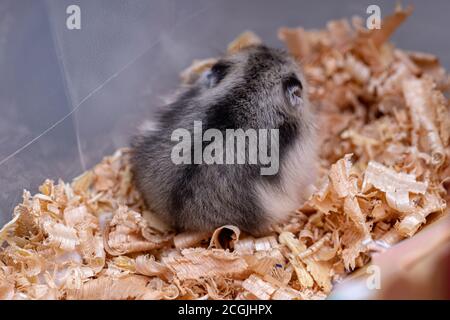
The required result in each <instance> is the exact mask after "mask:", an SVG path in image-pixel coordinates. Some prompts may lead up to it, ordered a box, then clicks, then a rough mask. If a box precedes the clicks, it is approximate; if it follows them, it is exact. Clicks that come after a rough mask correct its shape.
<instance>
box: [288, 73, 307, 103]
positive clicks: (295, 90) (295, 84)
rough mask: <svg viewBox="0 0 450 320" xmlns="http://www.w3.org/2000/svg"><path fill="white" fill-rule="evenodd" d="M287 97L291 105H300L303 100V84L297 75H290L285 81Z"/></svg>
mask: <svg viewBox="0 0 450 320" xmlns="http://www.w3.org/2000/svg"><path fill="white" fill-rule="evenodd" d="M283 87H284V92H285V95H286V98H287V100H288V102H289V103H290V105H291V106H293V107H297V106H300V105H301V103H302V102H303V85H302V83H301V82H300V80H298V79H297V77H295V76H290V77H289V78H287V79H286V80H284V82H283Z"/></svg>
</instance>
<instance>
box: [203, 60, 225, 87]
mask: <svg viewBox="0 0 450 320" xmlns="http://www.w3.org/2000/svg"><path fill="white" fill-rule="evenodd" d="M229 69H230V65H229V64H228V63H226V62H223V61H218V62H217V63H216V64H214V65H213V66H212V67H211V69H210V70H208V71H207V72H206V74H205V84H206V86H207V87H208V88H212V87H214V86H216V85H217V84H218V83H219V82H220V81H222V80H223V78H225V76H226V75H227V73H228V70H229Z"/></svg>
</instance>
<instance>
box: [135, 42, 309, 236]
mask: <svg viewBox="0 0 450 320" xmlns="http://www.w3.org/2000/svg"><path fill="white" fill-rule="evenodd" d="M310 109H311V108H310V104H309V100H308V96H307V84H306V82H305V79H304V77H303V74H302V73H301V70H300V69H299V67H298V65H297V64H296V63H295V61H294V60H293V59H292V58H291V57H289V56H288V55H287V54H286V53H285V52H283V51H281V50H277V49H272V48H268V47H266V46H261V45H260V46H253V47H249V48H247V49H245V50H242V51H240V52H238V53H236V54H233V55H229V56H225V57H223V58H222V59H220V60H218V62H217V63H216V64H214V65H213V66H212V67H211V69H210V70H208V71H207V72H205V74H203V75H202V76H201V77H200V78H199V79H198V80H197V81H196V82H195V83H193V84H192V85H190V86H189V87H187V88H183V89H182V91H181V92H180V93H179V94H178V95H177V96H176V97H175V99H174V101H173V102H172V103H170V104H168V105H167V106H165V107H164V108H163V109H162V110H163V111H162V112H161V114H160V115H159V117H158V121H157V125H156V127H155V128H153V130H149V131H147V132H144V133H142V134H140V135H139V136H137V137H135V139H134V141H133V143H132V148H133V157H132V168H133V175H134V180H135V184H136V186H137V187H138V189H139V190H140V192H141V194H142V196H143V198H144V199H145V201H146V204H147V206H148V207H149V209H151V210H152V211H153V212H154V213H155V214H157V215H159V216H160V217H161V218H163V219H164V220H165V221H166V222H168V223H170V224H171V225H172V226H174V227H175V228H176V229H178V230H202V231H209V230H212V229H214V228H216V227H219V226H222V225H225V224H232V225H236V226H238V227H239V228H241V229H242V230H244V231H247V232H249V233H252V234H255V235H256V234H263V233H265V232H267V231H268V230H269V228H270V226H271V224H273V223H276V222H280V221H283V219H286V218H287V217H288V215H289V214H290V213H291V212H293V211H294V210H296V209H297V208H298V207H299V206H300V205H301V203H302V201H303V200H304V197H305V190H306V188H307V186H308V185H309V184H311V183H312V182H314V181H313V180H314V176H315V174H314V172H315V171H314V167H315V162H316V156H315V155H316V152H315V144H314V142H315V138H314V137H315V134H314V131H315V125H314V116H313V113H312V111H311V110H310ZM199 125H200V129H201V131H200V135H199V134H198V132H197V131H198V130H197V129H196V126H197V127H198V126H199ZM180 130H181V131H180ZM196 130H197V131H196ZM179 132H183V133H185V134H186V137H184V138H185V139H184V140H185V141H183V143H188V142H189V143H190V146H191V147H190V148H189V149H187V150H188V152H185V153H184V156H185V157H186V159H190V160H191V162H186V161H185V162H182V163H176V161H174V152H175V151H174V150H177V149H176V148H177V146H179V145H180V141H181V136H180V135H178V133H179ZM208 132H209V136H208ZM229 132H234V133H240V134H242V133H244V139H243V140H244V144H241V145H238V144H236V145H232V147H231V148H229V147H228V145H227V143H228V142H230V141H231V140H232V141H233V142H236V141H238V140H239V137H238V135H235V136H232V135H231V136H230V137H229V136H227V134H228V133H229ZM250 133H256V134H257V135H256V140H255V139H254V136H252V135H250ZM202 134H203V136H202ZM207 136H208V137H209V139H208V137H207ZM211 136H214V139H213V138H211ZM174 137H175V139H174ZM198 137H200V139H201V140H200V142H199V141H198V139H197V141H196V138H198ZM220 137H223V139H222V138H221V139H219V138H220ZM235 138H236V139H235ZM220 140H222V141H220ZM255 141H257V142H256V143H255ZM261 141H266V143H265V145H264V144H261ZM241 142H242V140H241ZM212 145H214V146H216V147H220V146H224V147H223V148H222V149H220V148H214V152H212V153H211V155H212V156H213V157H214V159H215V160H216V161H215V162H214V161H213V162H212V163H211V161H207V159H200V160H201V161H198V160H199V159H198V156H200V157H202V155H205V153H206V151H207V150H210V149H211V146H212ZM196 146H198V148H196ZM265 149H267V150H265ZM198 151H200V152H198ZM239 151H242V152H243V154H244V155H245V159H244V160H245V161H244V162H242V161H239V160H242V158H241V159H238V158H239ZM263 151H266V152H265V153H264V152H263ZM176 153H177V152H175V154H176ZM229 153H231V156H230V157H229V158H228V160H231V161H227V157H228V156H229ZM241 155H242V153H241ZM261 155H265V156H266V157H261ZM269 155H270V156H271V158H269V159H270V160H271V163H268V162H267V161H266V160H267V157H268V156H269ZM252 156H254V157H253V161H252V160H251V158H252ZM218 159H219V160H218ZM220 159H222V162H221V161H220ZM255 159H256V161H255Z"/></svg>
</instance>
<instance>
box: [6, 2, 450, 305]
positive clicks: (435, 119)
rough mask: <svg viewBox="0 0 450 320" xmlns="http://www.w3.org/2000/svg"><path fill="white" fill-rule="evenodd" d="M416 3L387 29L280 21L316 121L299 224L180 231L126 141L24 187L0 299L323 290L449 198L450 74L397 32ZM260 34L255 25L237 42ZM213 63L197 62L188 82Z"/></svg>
mask: <svg viewBox="0 0 450 320" xmlns="http://www.w3.org/2000/svg"><path fill="white" fill-rule="evenodd" d="M410 14H411V9H407V10H402V9H398V10H397V11H396V12H395V13H394V14H393V15H391V16H389V17H387V18H386V19H385V21H384V22H383V24H382V25H383V27H382V29H381V30H370V31H369V30H366V29H364V28H363V26H362V25H363V23H362V20H361V19H357V18H354V19H353V20H352V22H351V23H350V22H349V21H347V20H338V21H331V22H329V23H328V24H327V26H326V28H325V29H323V30H311V31H309V30H305V29H303V28H281V29H280V30H279V33H278V34H279V37H280V39H281V40H282V41H284V43H285V44H286V47H287V49H288V51H289V52H290V53H291V54H292V55H293V56H294V57H295V58H296V59H298V61H299V63H301V64H302V67H303V70H304V73H305V75H306V78H307V79H309V82H310V86H309V95H310V98H311V100H312V102H313V105H314V108H315V111H316V113H317V116H318V119H319V127H320V130H319V133H320V135H319V143H320V145H321V148H320V150H321V151H320V152H321V153H320V163H319V164H318V166H319V172H320V173H321V174H320V178H319V179H318V181H317V183H316V191H315V192H314V193H313V194H312V196H311V197H310V199H309V200H308V201H307V202H306V203H305V204H304V205H303V206H302V207H301V208H299V210H297V211H296V212H295V213H293V216H292V219H291V221H290V222H288V223H286V224H284V225H281V226H274V228H273V230H274V232H273V233H272V234H268V235H266V236H265V237H262V238H254V237H251V236H249V235H247V234H245V233H243V232H241V231H240V230H239V229H238V228H236V227H235V226H223V227H221V228H219V229H217V230H216V231H215V232H212V233H194V232H189V233H182V234H175V232H174V231H173V230H170V228H169V227H167V225H165V224H164V223H162V222H161V221H159V219H157V217H156V216H154V215H153V214H152V213H151V212H149V211H148V209H147V208H145V206H144V204H143V201H142V199H141V197H140V195H139V193H138V192H137V191H136V189H135V188H134V186H133V185H132V183H131V181H132V177H131V171H130V165H129V159H130V151H129V150H126V149H121V150H119V151H117V152H116V153H115V154H114V155H113V156H110V157H106V158H105V159H104V160H103V161H102V162H101V163H99V164H98V165H96V166H95V167H94V168H93V169H92V170H89V171H87V172H85V173H83V174H82V175H80V176H79V177H77V178H76V179H74V180H73V182H72V183H64V182H63V181H58V182H57V183H55V182H53V181H50V180H46V181H45V182H44V183H43V184H42V186H41V187H40V188H39V193H37V194H35V195H33V196H32V195H31V194H30V193H29V192H27V191H25V192H24V194H23V201H22V203H21V204H19V205H18V206H17V207H16V208H15V210H14V214H13V218H12V220H11V222H9V223H7V224H6V225H5V226H4V227H3V228H2V229H1V230H0V243H2V244H1V245H0V299H324V298H326V296H327V295H328V294H329V293H330V291H331V290H332V288H333V284H334V283H335V282H336V281H338V280H340V279H342V278H344V277H346V276H347V275H348V274H350V273H351V272H352V271H353V270H355V269H358V268H361V267H363V266H364V265H366V264H367V263H368V262H369V261H370V251H371V250H372V249H373V248H374V245H380V244H382V245H383V246H384V247H389V246H392V245H395V244H396V243H397V242H399V241H401V240H402V239H404V238H407V237H411V236H414V234H415V233H417V232H418V231H420V229H421V228H424V227H426V226H427V225H428V224H429V222H430V220H431V218H430V217H435V216H436V215H443V214H446V212H447V210H448V209H447V207H446V206H447V202H448V200H449V199H450V191H449V187H450V183H449V182H450V180H449V178H448V176H449V174H450V166H449V158H450V157H449V156H450V154H449V153H450V152H449V142H450V141H449V140H450V116H449V114H450V111H449V101H448V99H447V98H446V96H445V90H446V89H448V88H449V87H450V86H449V85H448V84H449V83H450V82H449V81H448V79H449V77H448V76H447V74H446V73H445V70H444V69H443V68H442V67H441V66H440V65H439V61H438V59H437V58H436V57H435V56H433V55H431V54H427V53H420V52H407V51H403V50H400V49H398V48H395V47H394V46H393V45H392V44H390V43H389V42H388V40H389V37H390V36H391V35H392V33H393V32H394V31H395V29H396V28H397V27H398V26H399V25H400V24H401V22H402V21H403V20H405V19H406V17H407V16H409V15H410ZM260 42H261V40H260V39H259V38H258V37H257V36H256V35H255V34H253V33H251V32H246V33H244V34H243V35H241V36H240V37H238V38H237V39H236V40H235V41H234V42H232V43H231V44H230V45H229V47H228V50H229V52H237V51H239V50H241V49H242V48H244V47H246V46H249V45H254V44H257V43H260ZM215 61H216V59H214V58H212V59H207V60H202V61H194V63H193V65H192V66H191V67H190V68H188V69H187V70H185V71H184V72H183V73H182V75H181V76H182V81H183V82H184V83H191V82H192V81H195V79H197V78H198V77H199V76H200V75H201V74H202V73H203V72H204V71H206V70H208V69H209V68H210V67H211V66H212V65H213V64H214V63H215ZM299 161H300V160H299ZM433 213H434V214H433Z"/></svg>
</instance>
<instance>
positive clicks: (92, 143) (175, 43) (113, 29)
mask: <svg viewBox="0 0 450 320" xmlns="http://www.w3.org/2000/svg"><path fill="white" fill-rule="evenodd" d="M371 2H372V1H358V0H354V1H350V0H347V1H334V0H322V1H306V0H305V1H303V0H302V1H300V0H290V1H260V0H251V1H238V0H232V1H230V0H223V1H219V0H187V1H186V0H183V1H182V0H180V1H173V0H172V1H170V0H95V1H94V0H77V1H75V0H0V111H1V113H0V181H1V183H0V225H2V224H3V223H5V222H6V221H8V220H9V219H10V217H11V214H12V210H13V208H14V206H15V205H16V204H17V203H18V202H20V201H21V196H22V190H23V189H28V190H30V191H32V192H35V191H36V189H37V186H39V184H40V183H41V182H42V181H43V180H45V179H46V178H50V179H54V180H57V179H58V178H62V179H65V180H70V179H72V178H73V177H75V176H77V175H78V174H80V173H81V172H82V171H83V170H84V169H86V168H88V167H91V166H92V165H94V164H95V163H96V162H98V161H99V160H100V159H101V158H102V157H103V156H105V155H107V154H110V153H112V152H114V150H115V149H116V148H118V147H122V146H126V145H127V144H128V141H129V138H130V136H131V135H133V134H134V133H135V131H136V127H137V126H138V125H139V123H141V122H142V120H143V119H146V118H148V119H151V118H152V116H153V114H154V111H155V108H156V107H158V106H161V105H162V104H163V98H164V97H165V96H167V95H169V94H170V93H171V92H173V91H174V90H175V89H176V86H177V83H178V74H179V72H180V71H181V70H182V69H184V68H185V67H187V66H188V65H189V64H190V62H191V61H192V60H193V59H195V58H206V57H211V56H218V55H220V54H221V53H222V52H223V51H224V50H225V48H226V45H227V43H229V42H230V41H231V40H232V39H233V38H234V37H236V36H237V35H238V34H239V33H241V32H242V31H244V30H249V29H250V30H253V31H254V32H256V33H257V34H258V35H259V36H260V37H262V39H263V40H264V41H265V42H266V43H267V44H269V45H273V46H281V42H279V41H278V40H277V35H276V34H277V29H278V28H279V27H280V26H290V27H294V26H299V25H301V26H303V27H305V28H319V27H323V26H324V25H325V24H326V22H327V21H329V20H331V19H338V18H343V17H351V16H353V15H360V16H365V14H366V8H367V6H368V5H369V4H371ZM408 3H412V4H414V6H415V12H414V14H413V16H412V17H411V18H410V19H409V20H408V21H407V23H405V24H404V25H403V26H402V27H401V28H400V29H399V30H398V31H397V33H396V35H395V37H394V42H395V43H396V44H397V45H398V46H399V47H401V48H405V49H412V50H421V51H429V52H432V53H434V54H436V55H438V56H439V57H440V58H441V59H442V63H443V65H444V66H446V67H447V68H448V67H449V66H450V55H449V52H450V50H449V47H450V42H449V41H447V40H448V38H449V36H448V29H449V28H448V27H449V22H448V18H447V15H448V13H449V12H450V2H449V1H445V0H441V1H438V0H436V1H433V2H431V3H429V2H426V1H420V0H416V1H408ZM72 4H76V5H78V6H79V7H80V9H81V29H80V30H69V29H68V28H67V26H66V19H67V17H68V14H67V13H66V9H67V7H68V6H69V5H72ZM377 4H379V5H380V7H381V9H382V15H385V14H389V13H390V12H392V10H393V8H394V5H395V2H394V1H388V0H386V1H377Z"/></svg>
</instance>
